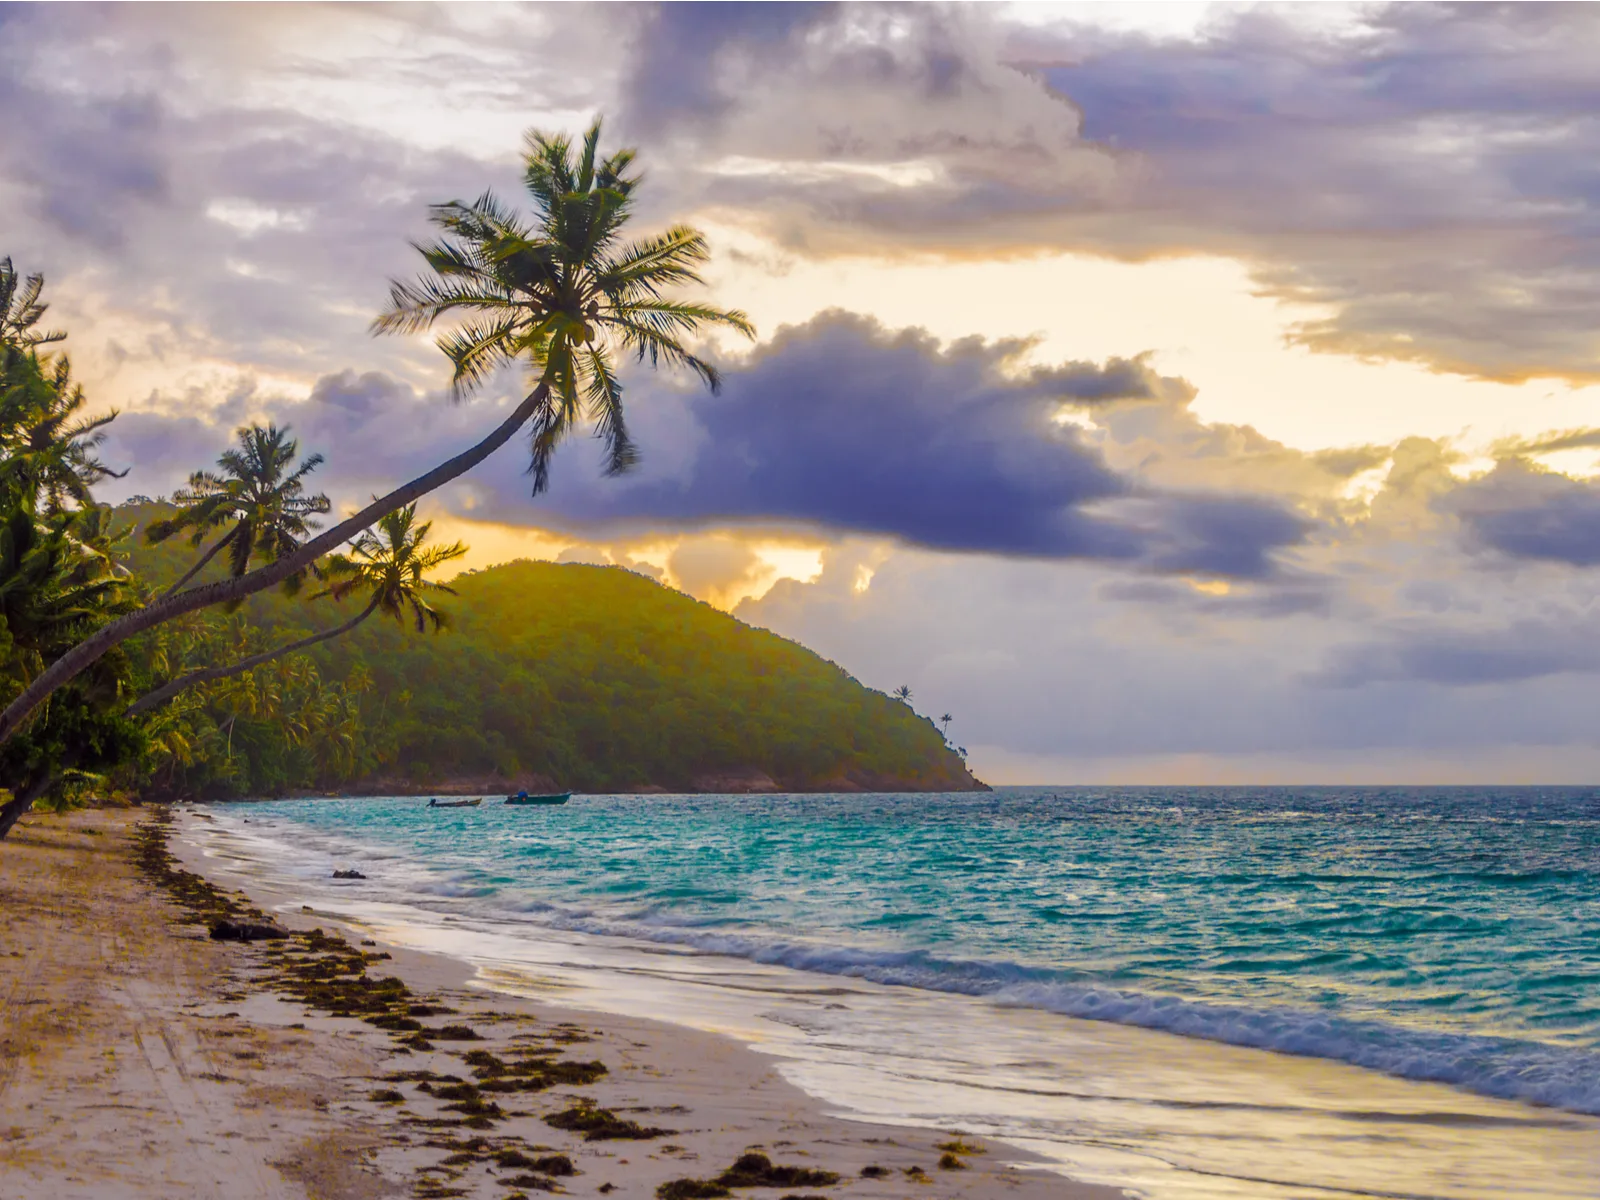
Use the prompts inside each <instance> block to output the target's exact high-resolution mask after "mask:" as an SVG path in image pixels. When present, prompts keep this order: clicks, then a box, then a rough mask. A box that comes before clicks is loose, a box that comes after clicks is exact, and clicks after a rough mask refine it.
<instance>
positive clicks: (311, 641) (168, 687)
mask: <svg viewBox="0 0 1600 1200" xmlns="http://www.w3.org/2000/svg"><path fill="white" fill-rule="evenodd" d="M377 611H378V597H376V596H374V597H373V598H372V603H371V604H369V605H367V607H366V609H365V610H363V611H362V612H360V613H358V614H357V615H356V616H354V617H351V618H350V619H349V620H348V621H346V622H345V623H344V624H343V625H336V626H335V627H334V628H332V629H324V630H323V631H322V632H321V633H313V634H312V635H311V636H310V637H303V638H301V639H300V640H299V641H297V642H290V643H288V644H287V645H284V646H278V647H276V648H275V649H272V650H263V651H262V652H261V653H260V654H252V655H251V656H250V657H249V658H241V659H240V660H239V661H238V662H236V663H229V664H228V665H227V666H225V667H206V668H204V669H203V670H199V671H190V672H189V674H187V675H180V676H178V678H176V679H174V680H172V681H170V682H168V683H164V684H162V685H161V686H160V687H158V688H156V689H155V690H153V691H149V692H146V693H145V694H144V695H142V696H140V697H139V698H138V699H137V700H135V701H134V702H133V703H132V704H131V705H129V706H128V712H127V715H128V716H130V717H136V716H138V715H139V714H140V713H142V712H149V711H150V710H151V709H152V708H157V707H159V706H160V705H162V704H165V703H166V702H167V701H168V700H170V699H172V698H173V697H174V696H176V695H177V694H178V693H179V692H181V691H183V690H184V689H185V688H192V687H194V685H195V684H197V683H210V682H211V681H212V680H213V679H226V678H228V676H230V675H238V674H241V673H243V672H245V671H248V670H250V669H251V668H252V667H259V666H260V665H261V664H262V663H265V662H271V661H272V660H273V659H275V658H282V657H283V656H284V655H285V654H292V653H294V652H295V651H296V650H304V649H305V648H306V647H307V646H315V645H316V644H317V643H318V642H325V641H327V640H328V639H329V638H336V637H338V636H339V635H340V634H345V633H349V632H350V631H351V630H352V629H354V628H355V627H356V626H357V625H359V624H361V622H363V621H365V620H366V619H367V618H368V617H370V616H371V615H372V614H373V613H375V612H377Z"/></svg>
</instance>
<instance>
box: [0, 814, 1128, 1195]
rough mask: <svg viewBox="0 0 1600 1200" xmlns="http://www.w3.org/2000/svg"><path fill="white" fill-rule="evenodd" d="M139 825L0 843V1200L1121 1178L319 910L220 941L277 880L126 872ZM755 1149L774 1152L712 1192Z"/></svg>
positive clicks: (1010, 1183)
mask: <svg viewBox="0 0 1600 1200" xmlns="http://www.w3.org/2000/svg"><path fill="white" fill-rule="evenodd" d="M149 819H150V814H148V813H141V812H86V813H77V814H73V815H71V816H68V817H46V816H41V815H32V816H30V817H28V818H27V819H25V820H24V821H23V823H22V824H21V825H20V826H18V828H17V829H16V830H15V831H14V832H13V834H12V835H11V838H10V839H9V840H8V841H7V842H6V843H4V844H0V1197H5V1198H6V1200H10V1198H11V1197H35V1196H48V1197H50V1198H51V1200H78V1198H80V1197H81V1198H91V1197H92V1198H95V1200H99V1198H102V1197H107V1198H116V1197H161V1198H163V1200H179V1198H188V1197H195V1198H197V1200H198V1198H199V1197H206V1198H208V1200H210V1198H212V1197H218V1196H227V1197H230V1198H234V1197H241V1198H252V1200H253V1198H257V1197H259V1198H262V1200H278V1198H280V1197H283V1198H294V1200H299V1198H301V1197H305V1198H307V1200H345V1198H348V1200H367V1198H378V1197H389V1196H395V1197H399V1196H418V1197H428V1196H439V1197H443V1196H463V1197H493V1198H496V1200H513V1198H515V1197H518V1196H523V1197H526V1196H528V1195H530V1194H533V1193H539V1192H546V1191H560V1192H563V1193H566V1194H571V1195H579V1196H598V1195H615V1196H619V1197H630V1198H631V1197H641V1198H643V1197H650V1196H654V1195H657V1194H658V1189H659V1188H661V1187H662V1186H663V1185H670V1184H671V1183H672V1182H673V1181H676V1180H698V1181H701V1186H700V1188H699V1190H698V1194H703V1195H713V1194H717V1193H716V1189H717V1187H719V1186H727V1187H729V1188H730V1189H731V1194H733V1195H736V1196H739V1195H744V1196H765V1197H771V1198H779V1197H791V1196H805V1197H821V1196H829V1197H852V1198H855V1197H859V1198H861V1200H887V1198H890V1197H894V1198H903V1197H911V1196H917V1197H924V1196H925V1197H956V1196H960V1197H967V1198H970V1200H987V1198H989V1197H999V1196H1005V1197H1015V1198H1017V1200H1034V1198H1043V1197H1056V1198H1060V1200H1112V1198H1114V1197H1116V1196H1118V1195H1120V1193H1118V1192H1114V1191H1111V1190H1109V1189H1105V1188H1097V1187H1092V1186H1089V1185H1085V1184H1079V1183H1075V1182H1073V1181H1070V1180H1068V1179H1065V1178H1064V1177H1062V1176H1061V1175H1059V1174H1056V1173H1054V1172H1051V1171H1049V1170H1045V1169H1041V1166H1040V1164H1039V1163H1038V1162H1037V1161H1029V1160H1027V1159H1026V1158H1025V1156H1024V1155H1023V1154H1022V1153H1021V1152H1020V1151H1018V1150H1017V1149H1015V1148H1014V1147H1009V1146H1004V1145H1000V1144H993V1143H985V1142H984V1141H983V1140H982V1139H978V1138H973V1137H970V1136H968V1137H962V1136H961V1134H960V1131H957V1130H948V1131H943V1132H938V1131H921V1130H910V1129H905V1128H900V1127H889V1126H878V1125H870V1124H864V1123H860V1122H853V1121H848V1120H842V1119H839V1118H836V1117H833V1116H830V1115H829V1114H827V1113H826V1112H825V1111H823V1109H822V1107H821V1106H820V1105H819V1104H818V1103H817V1102H816V1101H815V1100H813V1099H812V1098H811V1097H809V1096H807V1095H806V1094H805V1093H803V1092H801V1091H800V1090H799V1089H797V1088H795V1087H793V1086H792V1085H790V1084H788V1083H787V1082H785V1081H784V1080H783V1079H782V1078H781V1077H780V1076H779V1075H778V1073H777V1071H776V1070H775V1069H774V1068H773V1065H772V1062H771V1061H770V1060H769V1059H767V1058H765V1057H764V1056H762V1055H760V1054H757V1053H755V1052H753V1051H751V1050H749V1049H747V1048H745V1047H744V1046H741V1045H739V1044H738V1043H737V1042H735V1041H733V1040H732V1039H729V1038H724V1037H719V1036H716V1035H712V1034H705V1033H699V1032H696V1031H693V1030H685V1029H682V1028H680V1027H677V1026H671V1025H665V1024H660V1023H657V1022H651V1021H644V1020H637V1019H632V1018H628V1017H620V1016H615V1015H610V1014H599V1013H595V1012H591V1011H586V1010H582V1009H573V1008H563V1007H559V1006H555V1005H551V1004H547V1003H533V1002H528V1001H522V1000H519V999H516V998H514V997H508V996H503V995H490V994H486V993H485V992H484V991H482V990H481V989H478V988H471V987H468V986H467V985H468V983H469V980H468V970H467V968H465V967H464V966H463V965H461V964H459V963H457V962H455V961H454V960H451V959H448V958H444V957H441V956H434V955H427V954H420V953H415V952H408V951H401V950H398V949H393V948H387V947H383V946H378V945H375V944H374V945H367V946H361V945H359V944H358V943H359V942H360V941H361V940H362V939H361V935H360V933H359V931H350V930H345V929H341V928H340V927H338V924H337V921H336V920H335V919H334V918H333V917H331V916H330V915H328V914H319V913H316V912H314V911H301V912H299V913H297V914H294V915H292V916H291V917H290V918H288V919H286V920H285V919H283V918H281V917H280V918H275V919H279V920H282V921H283V923H284V924H286V925H287V926H289V927H290V928H291V929H293V930H294V931H295V937H294V938H293V939H291V940H290V941H288V942H286V943H285V942H257V943H250V944H238V943H225V942H215V941H212V940H211V939H210V938H209V937H208V936H207V933H206V927H205V924H204V921H205V920H206V919H207V918H208V917H212V916H215V915H217V914H219V913H220V912H221V911H222V910H223V908H224V907H227V906H230V905H231V906H232V907H233V908H235V909H238V910H241V911H243V910H248V909H250V908H252V907H254V904H255V903H265V902H266V898H264V897H253V898H246V897H243V896H242V895H238V894H235V895H233V896H232V897H227V896H225V895H220V894H218V893H217V892H216V891H215V890H214V889H212V888H210V886H209V885H207V884H205V883H204V882H203V881H201V880H199V879H198V878H197V877H194V876H189V875H187V873H186V872H184V871H183V870H182V868H181V867H177V866H176V865H175V864H165V865H162V864H160V863H158V864H157V865H155V866H152V863H157V859H156V858H155V857H153V852H152V851H151V849H150V846H149V844H148V843H146V846H145V851H144V861H143V865H142V866H141V860H140V854H141V849H140V840H139V831H140V829H141V828H147V826H144V825H143V823H144V822H147V821H148V820H149ZM158 851H159V848H157V852H158ZM273 900H274V903H276V904H277V905H278V906H279V907H281V900H282V898H281V897H277V898H273ZM244 915H248V913H247V912H245V913H244ZM316 929H320V930H321V931H322V933H321V934H314V933H312V932H311V931H312V930H316ZM391 979H392V980H398V981H403V982H401V983H387V982H384V981H385V980H391ZM396 989H399V990H396ZM362 1005H365V1007H359V1006H362ZM352 1006H357V1007H356V1008H354V1009H352ZM344 1011H349V1012H350V1015H335V1014H337V1013H339V1012H344ZM409 1014H415V1015H409ZM364 1018H365V1019H364ZM374 1021H377V1022H380V1023H381V1024H383V1025H385V1026H388V1027H387V1028H382V1027H379V1025H376V1024H374V1023H373V1022H374ZM453 1027H460V1028H459V1029H457V1028H453ZM592 1063H599V1064H601V1066H602V1067H603V1068H604V1072H603V1073H600V1072H599V1071H598V1070H597V1069H596V1068H594V1067H592V1066H589V1065H588V1064H592ZM560 1113H566V1114H568V1116H567V1118H565V1119H562V1118H560V1117H557V1122H558V1125H562V1126H574V1125H575V1126H580V1127H588V1130H589V1132H587V1133H586V1132H585V1129H584V1128H565V1127H557V1126H553V1125H551V1124H550V1123H549V1121H548V1120H547V1118H549V1117H551V1116H552V1115H555V1114H560ZM605 1114H610V1115H609V1116H606V1115H605ZM596 1127H599V1131H600V1132H601V1133H611V1134H616V1133H619V1132H620V1133H624V1134H630V1135H633V1136H625V1137H593V1136H591V1135H592V1133H593V1132H594V1131H595V1128H596ZM947 1146H948V1147H952V1149H946V1148H945V1147H947ZM746 1153H757V1154H761V1155H764V1156H766V1158H767V1159H768V1160H770V1162H771V1163H772V1164H773V1165H774V1166H775V1167H776V1168H779V1170H777V1171H776V1172H774V1173H772V1174H769V1175H767V1176H765V1177H764V1178H763V1179H760V1180H759V1182H760V1184H761V1186H754V1184H753V1182H752V1181H754V1180H757V1177H756V1176H752V1175H751V1174H750V1169H754V1168H758V1167H759V1163H756V1162H754V1160H752V1161H751V1163H747V1168H749V1169H747V1170H746V1172H745V1173H744V1174H743V1175H735V1176H733V1177H732V1178H728V1179H726V1180H725V1181H724V1184H722V1185H719V1184H717V1183H716V1180H717V1178H718V1177H719V1176H721V1175H723V1173H724V1172H726V1171H727V1170H728V1169H729V1168H730V1167H732V1165H733V1164H734V1163H735V1161H736V1160H738V1159H739V1157H740V1156H741V1155H743V1154H746ZM941 1160H942V1161H943V1163H944V1165H943V1166H941V1165H940V1164H941ZM783 1168H789V1169H790V1170H789V1171H788V1172H785V1171H784V1170H782V1169H783ZM568 1171H570V1172H571V1173H567V1172H568ZM863 1171H866V1172H867V1174H865V1175H864V1174H863ZM830 1176H836V1177H837V1178H836V1179H835V1180H833V1181H831V1182H829V1181H828V1179H829V1177H830ZM707 1183H709V1184H710V1186H709V1187H708V1186H706V1184H707ZM747 1188H751V1189H752V1190H746V1189H747ZM677 1194H679V1195H684V1196H692V1195H694V1194H697V1190H696V1188H695V1187H694V1186H693V1185H690V1184H679V1185H678V1193H677Z"/></svg>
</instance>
